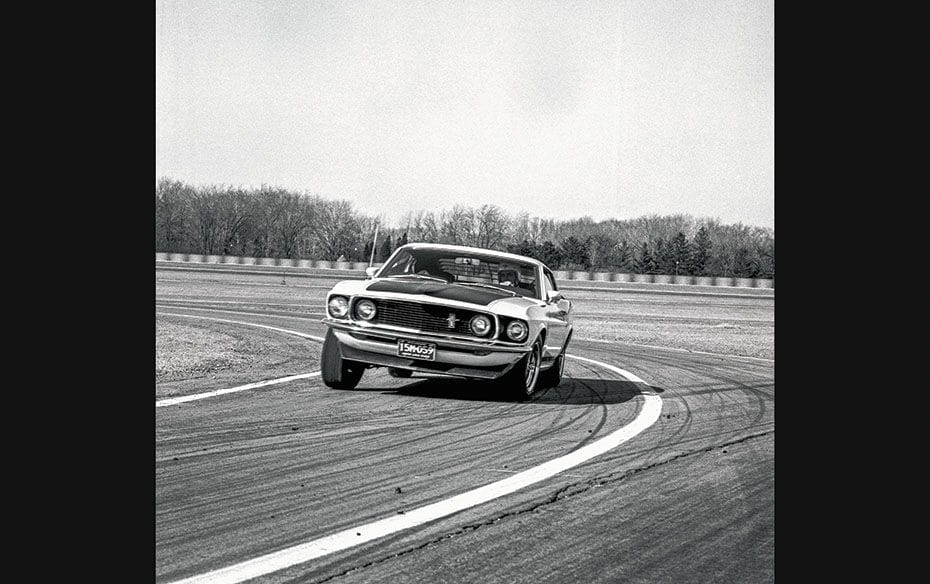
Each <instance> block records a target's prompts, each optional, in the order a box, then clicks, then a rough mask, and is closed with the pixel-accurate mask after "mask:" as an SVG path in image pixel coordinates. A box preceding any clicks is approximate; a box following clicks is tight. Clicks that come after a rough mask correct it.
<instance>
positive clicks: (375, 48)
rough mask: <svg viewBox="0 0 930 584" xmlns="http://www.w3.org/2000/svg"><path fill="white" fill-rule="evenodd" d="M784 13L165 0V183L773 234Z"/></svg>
mask: <svg viewBox="0 0 930 584" xmlns="http://www.w3.org/2000/svg"><path fill="white" fill-rule="evenodd" d="M774 13H775V8H774V0H765V1H745V0H701V1H697V0H681V1H668V0H642V1H626V0H615V1H610V2H593V1H580V2H573V1H570V0H561V1H548V2H547V1H530V0H522V1H510V2H504V1H498V0H495V1H488V2H485V1H478V0H458V1H448V0H431V1H428V2H414V1H405V0H395V1H393V2H366V1H347V0H344V1H339V2H321V1H311V0H306V1H300V2H298V1H294V2H286V1H272V0H267V1H258V0H255V1H232V0H182V1H173V0H166V1H157V2H156V11H155V18H156V20H155V30H156V63H155V64H156V79H155V82H156V110H155V131H156V135H155V172H156V178H159V177H170V178H174V179H177V180H181V181H184V182H187V183H191V184H196V185H204V184H227V185H229V184H231V185H236V186H243V187H259V186H260V185H262V184H267V185H271V186H280V187H284V188H288V189H292V190H295V191H299V192H310V193H313V194H319V195H321V196H323V197H326V198H344V199H349V200H351V201H352V202H353V203H354V204H355V206H356V208H357V209H359V210H361V211H364V212H366V213H369V214H372V215H378V214H380V215H382V216H384V218H385V219H387V220H388V221H391V222H394V221H396V220H399V219H400V218H401V217H402V216H403V215H404V214H405V213H406V212H407V211H416V210H419V209H440V208H451V207H452V206H453V205H454V204H456V203H461V204H467V205H480V204H484V203H492V204H496V205H498V206H500V207H502V208H504V209H505V210H507V211H508V212H510V213H516V212H519V211H529V212H530V213H531V214H533V215H538V216H543V217H555V218H567V217H581V216H584V215H588V216H590V217H593V218H594V219H596V220H600V219H606V218H611V217H614V218H620V219H629V218H633V217H638V216H641V215H646V214H653V213H656V214H662V215H665V214H672V213H689V214H692V215H695V216H698V217H718V218H720V219H721V220H722V221H724V222H726V223H735V222H742V223H746V224H750V225H759V226H764V227H772V228H774V226H775V174H774V165H775V149H774V148H775V102H774V100H775V22H774V21H775V14H774Z"/></svg>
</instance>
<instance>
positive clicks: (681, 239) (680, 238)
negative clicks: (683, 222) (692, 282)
mask: <svg viewBox="0 0 930 584" xmlns="http://www.w3.org/2000/svg"><path fill="white" fill-rule="evenodd" d="M670 247H671V248H672V254H671V255H672V260H673V261H674V264H675V271H674V272H672V273H674V274H677V275H691V274H692V268H691V245H690V244H689V243H688V240H687V238H685V234H684V233H682V232H681V231H679V232H678V235H676V236H675V239H673V240H672V243H671V246H670Z"/></svg>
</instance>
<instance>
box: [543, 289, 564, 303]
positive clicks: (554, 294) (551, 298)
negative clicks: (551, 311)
mask: <svg viewBox="0 0 930 584" xmlns="http://www.w3.org/2000/svg"><path fill="white" fill-rule="evenodd" d="M561 299H562V293H561V292H560V291H558V290H549V291H548V292H546V301H547V302H557V301H559V300H561Z"/></svg>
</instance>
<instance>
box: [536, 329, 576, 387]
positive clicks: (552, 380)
mask: <svg viewBox="0 0 930 584" xmlns="http://www.w3.org/2000/svg"><path fill="white" fill-rule="evenodd" d="M570 340H571V333H569V336H568V338H567V339H565V345H564V346H563V347H562V352H561V353H559V356H558V358H557V359H556V360H555V362H554V363H553V364H552V367H550V368H549V369H546V370H545V371H543V372H541V373H540V374H539V381H538V384H539V387H540V388H544V387H556V386H557V385H558V384H559V383H561V382H562V374H563V373H564V372H565V353H566V352H567V351H568V341H570Z"/></svg>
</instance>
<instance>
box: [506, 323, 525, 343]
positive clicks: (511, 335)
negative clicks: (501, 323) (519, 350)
mask: <svg viewBox="0 0 930 584" xmlns="http://www.w3.org/2000/svg"><path fill="white" fill-rule="evenodd" d="M514 328H522V329H523V332H522V333H520V334H514V333H513V332H511V329H514ZM529 333H530V326H529V323H527V322H526V321H523V320H519V319H516V318H515V319H513V320H511V321H510V322H508V323H507V325H506V326H505V327H504V334H505V335H506V336H507V338H508V339H509V340H511V341H513V342H515V343H522V342H523V341H525V340H526V339H527V337H528V336H529Z"/></svg>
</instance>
